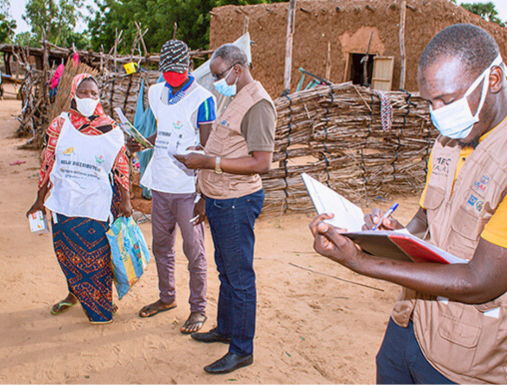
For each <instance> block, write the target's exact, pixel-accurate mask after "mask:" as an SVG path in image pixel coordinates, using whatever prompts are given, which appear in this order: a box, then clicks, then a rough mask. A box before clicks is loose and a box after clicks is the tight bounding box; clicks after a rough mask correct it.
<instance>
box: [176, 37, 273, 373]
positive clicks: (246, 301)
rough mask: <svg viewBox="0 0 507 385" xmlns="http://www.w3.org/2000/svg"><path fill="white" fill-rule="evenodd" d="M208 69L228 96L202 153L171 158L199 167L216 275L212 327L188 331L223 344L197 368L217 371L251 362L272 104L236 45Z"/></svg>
mask: <svg viewBox="0 0 507 385" xmlns="http://www.w3.org/2000/svg"><path fill="white" fill-rule="evenodd" d="M210 70H211V74H212V75H213V77H214V78H215V80H216V81H215V87H216V89H217V90H218V91H219V92H220V93H221V94H223V95H225V96H232V97H233V99H232V101H231V103H230V104H229V105H228V106H227V108H226V109H225V111H224V112H223V113H222V114H221V116H220V117H219V118H218V119H217V120H216V121H215V123H214V124H213V129H212V131H211V134H210V136H209V139H208V142H207V144H206V147H205V155H201V154H196V153H193V154H189V155H185V156H177V159H178V160H180V161H181V162H183V163H184V164H185V166H186V167H188V168H190V169H199V176H198V187H199V189H200V191H201V193H202V194H203V196H204V197H205V201H206V206H205V209H206V215H207V216H208V220H209V224H210V229H211V235H212V237H213V243H214V245H215V262H216V265H217V270H218V272H219V279H220V295H219V299H218V314H217V327H216V328H214V329H212V330H210V331H209V332H207V333H194V334H192V338H193V339H194V340H196V341H199V342H204V343H212V342H222V343H228V344H230V346H229V352H228V353H227V354H226V355H225V356H224V357H222V358H221V359H219V360H218V361H216V362H214V363H212V364H211V365H208V366H206V367H205V368H204V370H205V371H207V372H208V373H212V374H221V373H229V372H232V371H234V370H236V369H239V368H241V367H243V366H247V365H251V364H252V363H253V338H254V333H255V312H256V288H255V272H254V270H253V254H254V241H255V236H254V224H255V220H256V219H257V217H258V216H259V214H260V212H261V209H262V204H263V202H264V192H263V189H262V181H261V178H260V176H259V174H262V173H266V172H268V171H269V169H270V167H271V162H272V155H273V151H274V135H275V126H276V111H275V107H274V105H273V101H272V100H271V98H270V97H269V95H268V93H267V92H266V90H265V89H264V87H262V85H261V84H260V83H259V82H258V81H255V80H254V79H253V77H252V75H251V74H250V70H249V67H248V61H247V57H246V55H245V53H244V52H243V51H242V50H241V49H240V48H238V47H236V46H234V45H231V44H226V45H224V46H222V47H220V48H219V49H217V50H216V51H215V53H214V54H213V57H212V58H211V62H210ZM201 210H202V208H201ZM200 218H203V215H201V216H200Z"/></svg>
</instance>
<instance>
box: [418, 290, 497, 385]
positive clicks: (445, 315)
mask: <svg viewBox="0 0 507 385" xmlns="http://www.w3.org/2000/svg"><path fill="white" fill-rule="evenodd" d="M428 304H429V303H428ZM435 306H439V307H441V309H440V311H438V313H440V315H439V318H438V326H437V330H435V332H434V333H432V335H433V338H432V340H431V342H430V341H427V342H424V341H420V344H421V343H423V345H421V348H422V349H423V352H424V353H425V356H426V357H427V358H428V360H429V361H430V362H432V363H434V364H436V365H437V368H438V369H443V370H441V372H442V373H444V374H446V373H448V372H450V373H461V374H463V375H465V376H467V378H470V379H472V378H473V379H476V380H481V379H482V381H484V382H498V383H505V376H506V374H507V371H506V369H505V365H506V360H507V346H506V342H507V330H504V329H503V328H502V327H501V323H502V318H503V317H505V303H504V302H503V300H501V299H499V300H494V301H491V302H488V303H486V304H483V305H476V306H469V305H465V304H462V303H459V302H454V301H449V302H448V304H442V303H438V301H434V302H433V301H432V304H431V306H430V307H431V308H432V309H431V310H433V311H435V310H436V309H435V308H434V307H435ZM492 313H493V314H492ZM421 326H422V325H421ZM426 328H431V326H430V325H426ZM426 328H424V327H423V328H422V329H419V330H420V331H421V332H423V333H424V332H425V331H424V330H425V329H426ZM428 343H430V344H429V345H428ZM493 379H494V380H493ZM474 382H475V381H474Z"/></svg>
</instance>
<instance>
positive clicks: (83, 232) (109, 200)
mask: <svg viewBox="0 0 507 385" xmlns="http://www.w3.org/2000/svg"><path fill="white" fill-rule="evenodd" d="M71 97H72V100H71V105H70V110H69V112H68V114H67V113H64V114H62V115H60V116H59V117H57V118H55V119H54V120H53V121H52V122H51V124H50V125H49V127H48V130H47V137H46V146H45V148H44V150H43V152H42V166H41V172H40V179H39V191H38V194H37V200H36V201H35V203H34V204H33V206H32V207H31V208H30V210H28V213H27V215H28V214H30V213H33V212H36V211H39V210H42V211H43V212H44V213H46V209H45V206H46V207H48V208H50V209H51V211H52V229H53V244H54V249H55V253H56V256H57V258H58V262H59V263H60V267H61V268H62V270H63V272H64V274H65V277H66V279H67V285H68V288H69V294H68V295H67V297H66V298H65V299H63V300H61V301H59V302H58V303H56V304H55V305H54V306H53V307H52V309H51V314H53V315H58V314H62V313H63V312H65V311H66V310H68V309H69V308H70V307H72V306H73V305H75V304H76V303H78V302H79V303H81V305H82V307H83V309H84V311H85V313H86V315H87V316H88V319H89V320H90V322H91V323H94V324H104V323H109V322H112V317H113V315H114V313H115V312H116V310H117V309H116V306H115V305H114V304H113V302H112V282H113V275H112V270H111V251H110V247H109V243H108V241H107V237H106V232H107V230H108V229H109V222H110V220H111V218H112V217H114V218H116V217H117V216H119V215H122V216H127V217H128V216H130V215H131V214H132V206H131V203H130V197H129V167H128V159H127V157H126V154H125V150H126V149H125V145H124V143H123V134H121V130H120V129H119V128H118V127H117V126H116V123H115V121H114V120H113V119H111V118H110V117H109V116H107V115H106V114H105V112H104V109H103V108H102V106H101V105H100V101H99V89H98V85H97V82H96V80H95V79H94V78H93V77H92V76H91V75H89V74H80V75H77V76H76V77H75V78H74V80H73V82H72V88H71ZM62 146H63V147H62ZM97 151H99V152H97ZM100 151H102V152H100ZM55 164H57V166H55ZM48 191H50V197H49V198H48V199H47V200H46V202H44V201H45V198H46V195H47V193H48Z"/></svg>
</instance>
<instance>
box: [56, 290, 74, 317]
mask: <svg viewBox="0 0 507 385" xmlns="http://www.w3.org/2000/svg"><path fill="white" fill-rule="evenodd" d="M76 303H78V300H77V298H76V297H75V296H74V294H72V293H69V294H68V295H67V297H65V299H62V300H61V301H59V302H57V303H55V304H54V305H53V307H52V308H51V314H53V315H60V314H62V313H65V312H66V311H67V310H69V309H70V308H71V307H72V306H74V305H75V304H76Z"/></svg>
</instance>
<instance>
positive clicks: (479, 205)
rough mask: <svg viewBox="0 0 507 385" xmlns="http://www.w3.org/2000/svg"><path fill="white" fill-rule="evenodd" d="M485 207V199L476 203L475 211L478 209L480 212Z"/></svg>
mask: <svg viewBox="0 0 507 385" xmlns="http://www.w3.org/2000/svg"><path fill="white" fill-rule="evenodd" d="M483 208H484V201H478V202H477V203H476V204H475V211H477V212H478V213H480V212H481V211H482V209H483Z"/></svg>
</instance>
